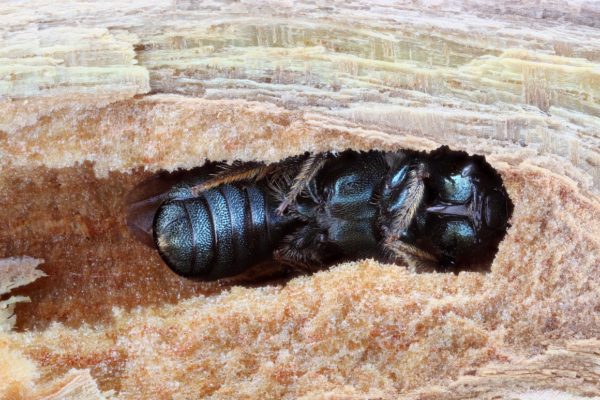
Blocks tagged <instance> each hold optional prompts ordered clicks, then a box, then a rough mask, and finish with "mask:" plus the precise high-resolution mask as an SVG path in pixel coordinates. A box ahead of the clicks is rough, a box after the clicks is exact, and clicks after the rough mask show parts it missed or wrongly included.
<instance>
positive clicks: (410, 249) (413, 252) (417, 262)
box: [386, 240, 438, 273]
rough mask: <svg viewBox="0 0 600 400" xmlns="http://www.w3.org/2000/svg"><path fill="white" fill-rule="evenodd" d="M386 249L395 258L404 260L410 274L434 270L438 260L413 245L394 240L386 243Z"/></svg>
mask: <svg viewBox="0 0 600 400" xmlns="http://www.w3.org/2000/svg"><path fill="white" fill-rule="evenodd" d="M386 248H387V249H388V250H391V251H392V254H393V256H394V257H395V258H402V259H404V260H405V261H406V263H407V267H408V270H409V271H411V272H416V273H422V272H433V271H435V270H436V263H437V261H438V260H437V259H436V258H435V257H434V256H433V255H432V254H430V253H427V252H426V251H423V250H421V249H419V248H417V247H415V246H413V245H410V244H408V243H404V242H402V241H400V240H396V241H395V242H394V243H390V242H387V243H386Z"/></svg>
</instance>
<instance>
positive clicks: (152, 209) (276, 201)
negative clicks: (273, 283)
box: [127, 146, 513, 280]
mask: <svg viewBox="0 0 600 400" xmlns="http://www.w3.org/2000/svg"><path fill="white" fill-rule="evenodd" d="M127 203H128V206H127V224H128V227H129V229H130V231H131V232H132V233H133V235H134V236H135V237H136V238H138V239H139V240H141V241H142V242H144V243H146V244H148V245H149V246H152V247H155V248H156V249H157V250H158V252H159V253H160V255H161V257H162V259H163V260H164V261H165V263H166V264H167V265H168V266H169V267H170V268H171V269H172V270H173V271H175V272H176V273H178V274H179V275H182V276H185V277H188V278H194V279H201V280H216V279H221V278H226V277H231V276H236V275H239V274H242V273H244V272H245V271H247V270H249V269H251V268H252V267H254V266H256V265H258V264H260V263H261V262H263V261H265V260H273V261H275V262H276V263H278V264H280V265H284V266H287V267H288V268H291V269H293V270H297V271H302V272H312V271H316V270H319V269H321V268H323V267H326V266H328V265H331V264H334V263H337V262H341V261H348V260H358V259H363V258H374V259H376V260H379V261H383V262H397V261H401V259H404V260H405V261H407V259H408V260H411V259H412V260H417V261H422V262H428V263H433V264H434V265H436V266H437V269H441V270H456V269H457V268H468V266H471V265H484V264H489V263H491V260H492V259H493V257H494V255H495V253H496V251H497V248H498V244H499V243H500V241H501V240H502V239H503V237H504V235H505V233H506V230H507V228H508V226H509V224H508V221H509V219H510V217H511V214H512V210H513V205H512V202H511V200H510V198H509V197H508V194H507V192H506V190H505V188H504V186H503V183H502V179H501V177H500V175H499V174H498V173H497V172H496V171H495V170H494V169H493V168H492V167H491V166H490V165H489V164H488V163H487V162H486V161H485V159H484V157H482V156H477V155H473V156H469V155H468V154H467V153H465V152H461V151H452V150H450V149H449V148H448V147H446V146H444V147H440V148H439V149H437V150H435V151H433V152H418V151H412V150H402V151H396V152H384V151H367V152H359V151H353V150H347V151H343V152H340V153H333V152H326V153H319V154H309V153H306V154H303V155H299V156H295V157H290V158H288V159H285V160H283V161H281V162H278V163H273V164H265V163H259V162H235V163H234V164H233V165H226V164H225V163H215V162H208V163H207V164H205V165H204V166H203V167H201V168H197V169H195V170H192V171H187V172H178V173H174V174H166V173H163V174H159V175H157V176H155V177H153V178H151V179H150V180H149V181H147V182H144V183H142V184H141V185H139V186H138V187H137V188H135V189H134V190H133V191H132V192H131V193H130V195H129V196H128V200H127Z"/></svg>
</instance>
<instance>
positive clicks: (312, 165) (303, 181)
mask: <svg viewBox="0 0 600 400" xmlns="http://www.w3.org/2000/svg"><path fill="white" fill-rule="evenodd" d="M327 155H328V153H319V154H313V155H311V156H309V157H308V158H307V159H306V160H304V161H303V162H302V165H301V166H300V171H299V172H298V175H296V177H295V178H294V182H293V183H292V186H291V188H290V190H289V192H288V193H287V194H286V196H285V198H284V199H283V201H282V202H281V204H279V207H277V213H278V214H279V215H283V213H284V212H285V210H286V208H288V207H289V206H290V204H293V203H294V202H295V201H296V198H297V197H298V195H299V194H300V193H302V191H303V190H304V189H305V188H306V187H307V186H308V184H309V183H310V182H311V181H312V180H313V178H314V177H315V176H316V175H317V173H318V172H319V171H320V170H321V168H323V165H325V161H327Z"/></svg>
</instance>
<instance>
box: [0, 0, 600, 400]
mask: <svg viewBox="0 0 600 400" xmlns="http://www.w3.org/2000/svg"><path fill="white" fill-rule="evenodd" d="M599 21H600V5H598V3H597V2H592V1H579V0H571V1H566V2H565V1H554V0H548V1H544V2H537V1H522V2H504V3H503V4H498V2H495V1H486V0H472V1H467V2H462V1H452V0H444V1H435V2H425V1H418V2H408V1H407V2H388V1H384V0H381V1H369V2H367V1H362V0H357V1H352V2H339V3H336V2H320V1H317V2H294V3H292V2H269V1H262V2H243V1H242V2H227V1H220V0H215V1H204V2H202V1H192V0H189V1H182V0H177V1H173V0H163V1H155V2H152V5H148V2H146V1H141V0H139V1H138V0H128V1H124V0H111V1H104V2H84V1H80V0H70V1H65V2H61V3H60V5H58V4H53V3H52V2H47V1H41V0H39V1H34V0H32V1H25V2H23V1H4V2H2V4H0V204H2V206H3V207H2V208H1V209H0V221H1V222H2V223H3V229H2V230H0V257H16V256H23V255H28V256H32V257H36V258H40V259H44V260H45V263H44V264H43V265H41V267H40V268H41V269H42V270H43V271H44V272H45V273H46V275H47V276H46V277H44V278H42V279H38V280H37V281H36V282H33V283H32V284H30V285H28V286H26V287H25V288H22V289H19V288H18V289H16V290H12V291H11V293H10V294H11V295H13V296H28V297H29V298H31V300H32V301H31V303H24V304H19V305H18V306H17V307H16V316H17V321H16V323H17V325H16V331H15V330H13V331H12V332H0V397H4V398H9V399H15V398H69V396H70V397H71V398H103V397H104V398H108V397H117V398H124V399H129V398H150V397H155V398H197V397H209V396H212V397H213V398H230V397H239V398H258V397H261V398H268V397H286V398H398V397H399V396H400V397H406V398H409V399H455V398H456V399H458V398H490V399H491V398H510V399H513V398H523V399H526V398H527V399H530V398H531V399H533V398H544V397H553V398H565V399H567V398H580V396H588V397H589V396H600V383H599V377H598V363H599V362H600V360H599V357H600V356H599V354H600V347H599V345H598V338H600V197H599V193H600V22H599ZM440 144H448V145H450V146H451V147H453V148H456V149H464V150H466V151H469V152H471V153H479V154H484V155H486V158H487V159H488V160H489V161H490V163H491V164H492V165H493V166H494V167H496V168H497V169H498V170H499V171H500V172H501V174H502V176H503V178H504V180H505V183H506V186H507V190H508V191H509V194H510V195H511V197H512V199H513V201H514V203H515V211H514V215H513V220H512V224H513V226H512V228H511V229H510V231H509V232H508V235H507V238H506V240H504V241H503V242H502V244H501V246H500V250H499V253H498V255H497V257H496V259H495V261H494V263H493V265H492V268H491V272H490V273H489V274H477V273H461V274H460V275H458V276H454V275H444V274H421V275H415V274H410V273H409V272H407V270H406V269H405V268H403V267H401V266H383V265H379V264H376V263H374V262H372V261H368V260H367V261H363V262H357V263H350V264H345V265H341V266H338V267H335V268H332V269H331V270H328V271H324V272H321V273H318V274H316V275H313V276H307V277H301V278H297V279H294V280H292V281H289V282H283V283H277V284H273V285H271V286H261V287H231V286H227V285H221V286H220V285H204V284H198V283H193V282H189V281H186V280H184V279H181V278H178V277H176V276H174V275H172V274H170V273H169V272H168V271H167V270H166V268H165V267H164V265H163V264H162V263H161V261H160V259H159V258H158V256H157V255H156V254H155V252H153V251H151V250H149V249H146V248H145V247H143V246H142V245H140V244H138V243H136V242H135V241H133V240H132V239H131V238H130V237H129V236H128V235H127V232H126V229H125V227H124V225H123V214H122V212H123V210H122V204H121V203H122V199H123V196H124V195H125V193H126V192H127V191H128V190H129V189H130V188H131V187H133V186H134V185H135V183H136V182H137V181H139V180H141V179H143V178H144V177H145V176H148V174H149V173H151V172H152V171H155V170H158V169H169V170H172V169H176V168H179V167H192V166H196V165H199V164H202V163H203V162H204V160H205V159H206V158H210V159H213V160H215V159H219V160H220V159H224V160H234V159H243V160H249V159H260V160H269V161H275V160H279V159H281V158H283V157H286V156H288V155H292V154H295V153H298V152H303V151H307V150H309V151H321V150H331V149H340V150H341V149H345V148H348V147H352V148H355V149H367V148H385V149H394V148H402V147H406V148H413V149H434V148H436V147H437V146H439V145H440ZM5 263H6V262H5ZM29 264H31V263H29ZM29 264H27V263H25V264H24V265H29ZM25 268H26V270H27V271H29V272H31V271H33V267H25ZM28 274H29V273H28ZM34 275H35V273H34ZM11 276H13V275H11ZM30 276H31V277H33V275H31V274H30ZM6 279H10V277H9V275H8V274H7V273H4V272H2V270H0V287H2V283H1V282H2V281H3V280H4V281H6ZM0 295H2V291H1V290H0ZM12 299H13V300H11V299H8V298H6V295H5V297H3V298H1V299H0V305H2V304H8V303H9V302H10V303H12V302H13V301H14V299H15V297H13V298H12ZM0 312H2V310H0ZM5 314H6V313H5ZM6 317H7V315H0V326H6V327H8V326H12V325H13V322H14V321H12V320H11V321H7V320H6Z"/></svg>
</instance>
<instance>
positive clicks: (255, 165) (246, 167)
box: [191, 162, 274, 196]
mask: <svg viewBox="0 0 600 400" xmlns="http://www.w3.org/2000/svg"><path fill="white" fill-rule="evenodd" d="M273 168H274V166H273V165H272V164H271V165H265V164H263V163H259V162H244V163H240V162H235V163H233V164H232V165H231V166H229V165H225V166H224V167H223V171H221V172H219V173H217V174H216V175H215V176H214V177H213V178H212V179H209V180H208V181H205V182H202V183H200V184H199V185H196V186H193V187H192V188H191V192H192V195H193V196H198V195H199V194H200V193H201V192H203V191H206V190H208V189H212V188H214V187H217V186H220V185H225V184H228V183H234V182H240V181H259V180H261V179H263V178H264V177H265V176H267V175H268V174H269V172H271V171H272V170H273Z"/></svg>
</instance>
